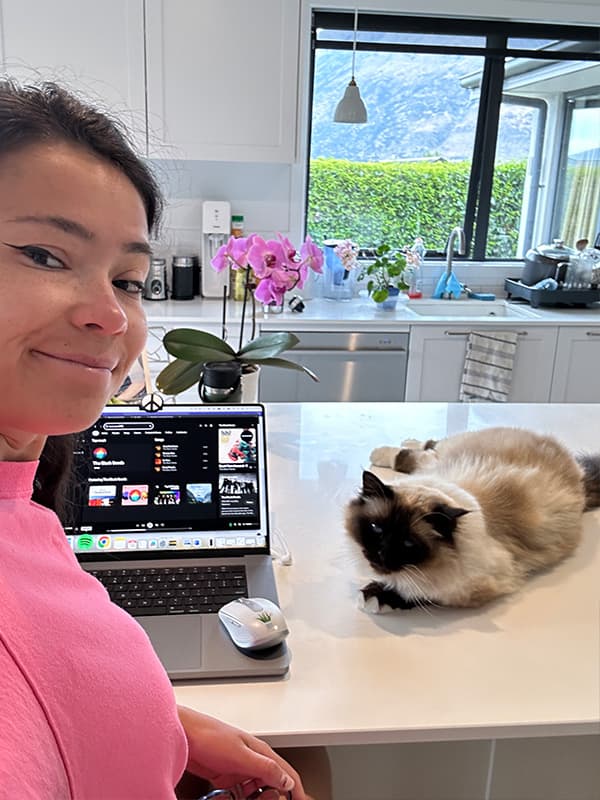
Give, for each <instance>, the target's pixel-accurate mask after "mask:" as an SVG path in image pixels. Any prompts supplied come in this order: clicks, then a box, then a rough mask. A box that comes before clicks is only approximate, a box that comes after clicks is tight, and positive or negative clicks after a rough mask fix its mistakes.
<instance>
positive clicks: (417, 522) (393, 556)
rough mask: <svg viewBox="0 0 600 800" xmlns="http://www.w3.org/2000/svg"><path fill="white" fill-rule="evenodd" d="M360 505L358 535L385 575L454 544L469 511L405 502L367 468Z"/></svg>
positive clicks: (363, 548) (368, 556)
mask: <svg viewBox="0 0 600 800" xmlns="http://www.w3.org/2000/svg"><path fill="white" fill-rule="evenodd" d="M356 505H357V506H358V508H357V509H356V510H357V511H358V516H357V518H356V521H357V523H358V524H357V526H354V531H353V535H354V538H355V539H356V540H357V542H358V544H359V545H360V546H361V548H362V551H363V554H364V556H365V558H366V559H367V561H368V562H369V563H370V564H371V566H372V567H373V569H375V570H376V571H377V572H379V573H381V574H384V575H388V574H390V573H393V572H398V571H399V570H401V569H402V568H403V567H406V566H409V565H413V566H418V565H419V564H423V563H424V562H426V561H427V560H429V559H431V558H433V557H434V555H435V554H436V553H437V552H438V551H439V549H440V547H448V546H450V547H453V546H454V533H455V531H456V521H457V519H458V518H459V517H460V516H462V515H463V514H466V513H467V511H466V510H465V509H462V508H453V507H451V506H448V505H447V504H444V503H439V502H438V503H432V504H430V506H429V508H428V509H425V508H419V507H418V506H415V505H414V504H408V503H407V504H405V503H403V501H402V498H401V496H400V495H399V494H398V493H397V492H396V491H394V489H392V488H391V487H389V486H386V485H385V484H384V483H383V482H382V481H381V480H380V479H379V478H378V477H377V476H376V475H374V474H373V473H372V472H367V471H365V472H364V473H363V486H362V491H361V494H360V496H359V498H358V500H357V501H356Z"/></svg>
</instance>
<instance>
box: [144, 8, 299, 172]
mask: <svg viewBox="0 0 600 800" xmlns="http://www.w3.org/2000/svg"><path fill="white" fill-rule="evenodd" d="M299 19H300V6H299V0H252V2H248V0H202V2H190V1H189V0H146V25H147V27H146V35H147V53H148V107H149V148H150V155H152V156H155V157H157V158H188V159H203V160H214V161H279V162H288V163H291V162H292V161H293V160H294V151H295V138H296V137H295V128H296V121H295V120H296V95H297V71H298V66H297V62H298V41H299Z"/></svg>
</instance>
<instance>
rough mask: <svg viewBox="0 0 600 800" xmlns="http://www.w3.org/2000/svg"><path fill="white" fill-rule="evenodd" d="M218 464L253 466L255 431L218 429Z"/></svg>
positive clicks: (248, 429) (247, 429) (254, 460)
mask: <svg viewBox="0 0 600 800" xmlns="http://www.w3.org/2000/svg"><path fill="white" fill-rule="evenodd" d="M219 463H220V464H255V463H256V431H255V430H253V429H251V428H220V429H219Z"/></svg>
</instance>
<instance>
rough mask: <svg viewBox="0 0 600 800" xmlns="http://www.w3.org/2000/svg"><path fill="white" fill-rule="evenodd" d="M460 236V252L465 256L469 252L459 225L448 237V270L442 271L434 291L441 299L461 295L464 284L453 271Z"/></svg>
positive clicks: (437, 297) (436, 297)
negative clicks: (455, 244) (453, 259)
mask: <svg viewBox="0 0 600 800" xmlns="http://www.w3.org/2000/svg"><path fill="white" fill-rule="evenodd" d="M457 237H458V252H459V254H460V255H461V256H464V255H465V253H466V252H467V247H466V238H465V232H464V230H463V229H462V228H459V227H458V226H457V227H456V228H452V231H451V232H450V236H449V237H448V244H447V246H446V271H445V272H443V273H442V276H441V277H440V279H439V281H438V283H437V286H436V287H435V290H434V292H433V297H434V298H435V299H437V300H441V299H443V298H445V297H447V298H448V299H449V300H451V299H452V298H453V297H460V295H461V292H462V290H463V289H462V286H461V284H460V283H459V282H458V280H457V279H456V275H454V273H453V272H452V258H453V256H454V243H455V242H456V238H457Z"/></svg>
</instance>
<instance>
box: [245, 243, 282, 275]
mask: <svg viewBox="0 0 600 800" xmlns="http://www.w3.org/2000/svg"><path fill="white" fill-rule="evenodd" d="M284 258H285V254H284V251H283V247H282V246H281V243H280V242H276V241H274V240H272V239H271V240H269V241H268V242H265V240H264V239H263V238H262V236H255V237H254V241H253V243H252V247H251V248H250V250H249V251H248V263H249V264H250V266H251V267H252V269H253V270H254V274H255V275H256V277H257V278H268V277H270V275H271V272H272V271H273V270H274V269H275V268H276V267H278V266H279V265H280V264H281V262H282V261H283V260H284Z"/></svg>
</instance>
